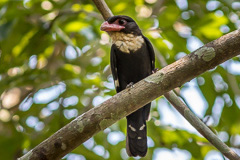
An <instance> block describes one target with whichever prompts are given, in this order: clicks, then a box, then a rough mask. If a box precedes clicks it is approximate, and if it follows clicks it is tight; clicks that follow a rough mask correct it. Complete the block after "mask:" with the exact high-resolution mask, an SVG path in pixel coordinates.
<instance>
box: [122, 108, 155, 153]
mask: <svg viewBox="0 0 240 160" xmlns="http://www.w3.org/2000/svg"><path fill="white" fill-rule="evenodd" d="M150 105H151V104H147V105H146V106H144V107H142V108H140V109H139V110H137V111H136V112H134V113H132V114H130V115H129V116H127V140H126V150H127V153H128V155H129V156H134V157H136V156H140V157H144V156H145V155H146V153H147V126H146V120H147V119H148V114H149V110H150Z"/></svg>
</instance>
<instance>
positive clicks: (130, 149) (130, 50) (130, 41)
mask: <svg viewBox="0 0 240 160" xmlns="http://www.w3.org/2000/svg"><path fill="white" fill-rule="evenodd" d="M100 30H102V31H105V32H107V33H108V34H109V35H110V37H111V39H112V46H111V53H110V66H111V71H112V75H113V79H114V85H115V88H116V92H117V93H118V92H121V91H122V90H124V89H126V88H129V87H134V84H135V83H137V82H138V81H140V80H142V79H144V78H145V77H147V76H149V75H151V74H152V73H154V72H155V54H154V50H153V47H152V44H151V42H150V41H149V39H148V38H146V37H145V36H144V35H143V34H142V31H141V29H140V28H139V26H138V25H137V23H136V22H135V21H134V20H133V19H132V18H131V17H129V16H125V15H117V16H112V17H110V18H108V19H107V20H106V21H105V22H103V23H102V25H101V27H100ZM150 107H151V103H148V104H146V105H145V106H143V107H141V108H140V109H138V110H137V111H135V112H133V113H131V114H130V115H128V116H127V117H126V118H127V136H126V151H127V154H128V155H129V156H133V157H136V156H140V157H145V156H146V154H147V149H148V147H147V126H146V121H147V120H148V118H149V114H150Z"/></svg>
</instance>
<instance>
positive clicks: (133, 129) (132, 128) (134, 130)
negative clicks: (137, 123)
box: [128, 124, 136, 132]
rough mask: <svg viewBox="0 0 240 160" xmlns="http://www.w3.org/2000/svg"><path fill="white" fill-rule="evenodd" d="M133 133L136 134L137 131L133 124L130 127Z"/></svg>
mask: <svg viewBox="0 0 240 160" xmlns="http://www.w3.org/2000/svg"><path fill="white" fill-rule="evenodd" d="M128 127H129V128H130V129H131V130H132V131H133V132H136V129H135V128H134V127H133V126H131V124H130V125H129V126H128Z"/></svg>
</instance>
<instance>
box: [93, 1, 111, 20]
mask: <svg viewBox="0 0 240 160" xmlns="http://www.w3.org/2000/svg"><path fill="white" fill-rule="evenodd" d="M92 1H93V2H94V3H95V5H96V7H97V8H98V10H99V12H100V13H101V14H102V16H103V18H104V19H105V20H107V19H108V18H109V17H112V16H113V14H112V11H111V10H110V9H109V7H108V6H107V4H106V2H105V0H92Z"/></svg>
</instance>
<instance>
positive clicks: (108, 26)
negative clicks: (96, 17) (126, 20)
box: [100, 21, 125, 32]
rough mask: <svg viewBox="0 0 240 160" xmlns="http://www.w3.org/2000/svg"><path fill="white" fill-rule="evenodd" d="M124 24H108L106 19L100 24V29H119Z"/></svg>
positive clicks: (122, 27) (108, 30)
mask: <svg viewBox="0 0 240 160" xmlns="http://www.w3.org/2000/svg"><path fill="white" fill-rule="evenodd" d="M124 28H125V27H124V26H121V25H118V24H114V23H112V24H109V23H108V21H105V22H103V23H102V25H101V28H100V29H101V31H106V32H110V31H121V30H122V29H124Z"/></svg>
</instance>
